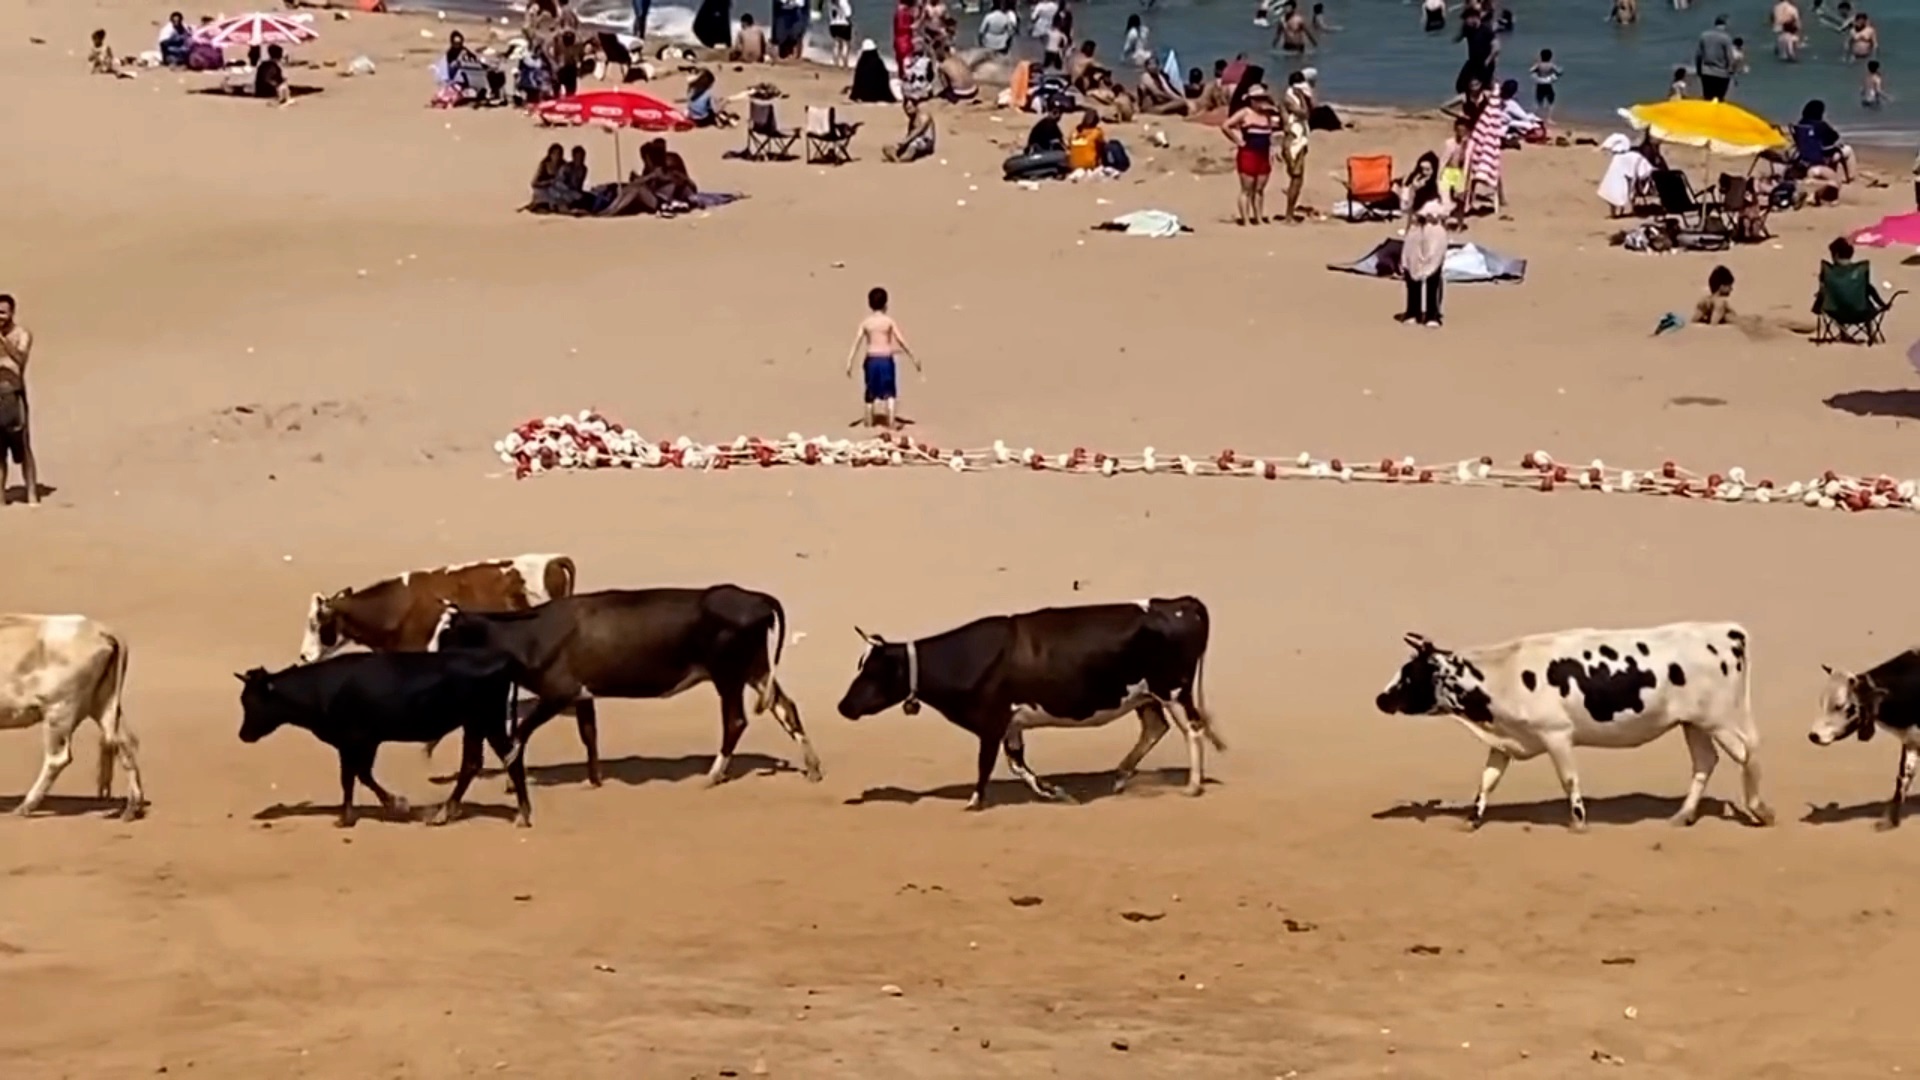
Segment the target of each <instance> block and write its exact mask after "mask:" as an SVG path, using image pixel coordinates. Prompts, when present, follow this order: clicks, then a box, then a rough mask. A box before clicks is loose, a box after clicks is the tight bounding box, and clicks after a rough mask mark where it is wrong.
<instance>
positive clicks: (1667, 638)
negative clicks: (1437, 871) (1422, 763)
mask: <svg viewBox="0 0 1920 1080" xmlns="http://www.w3.org/2000/svg"><path fill="white" fill-rule="evenodd" d="M1748 640H1749V639H1748V636H1747V631H1746V629H1745V628H1744V627H1742V626H1740V624H1738V623H1730V622H1684V623H1669V624H1667V625H1665V626H1655V627H1649V628H1647V629H1643V630H1561V631H1557V632H1554V633H1550V634H1533V635H1530V636H1528V637H1523V638H1516V639H1514V640H1512V641H1507V642H1503V643H1501V644H1498V645H1485V646H1479V647H1476V648H1470V649H1458V650H1451V649H1443V648H1440V647H1439V646H1437V645H1435V644H1433V643H1432V642H1431V641H1428V640H1427V639H1426V638H1424V637H1422V636H1420V635H1419V634H1408V635H1407V637H1406V642H1407V645H1408V646H1409V647H1410V648H1412V649H1413V656H1412V658H1411V659H1409V660H1408V661H1407V662H1406V663H1405V664H1403V665H1401V667H1400V673H1399V675H1398V676H1397V677H1395V679H1394V681H1393V682H1392V683H1391V684H1389V685H1388V687H1387V688H1386V689H1385V690H1384V691H1382V692H1381V693H1380V695H1379V696H1378V697H1377V698H1375V699H1374V704H1375V705H1376V706H1377V707H1378V708H1379V709H1380V711H1381V712H1384V713H1403V714H1405V715H1408V716H1451V717H1454V718H1456V719H1458V720H1459V721H1460V722H1461V724H1462V725H1463V726H1464V727H1466V729H1467V730H1468V731H1471V732H1473V734H1474V736H1475V737H1476V738H1478V739H1479V740H1480V741H1481V742H1483V743H1485V744H1486V746H1487V764H1486V768H1485V769H1484V770H1482V772H1481V774H1480V791H1479V794H1478V795H1476V796H1475V797H1474V800H1473V812H1472V814H1471V815H1470V816H1469V817H1468V819H1467V820H1468V827H1469V828H1479V826H1480V824H1481V822H1482V821H1484V820H1485V818H1486V813H1487V797H1488V796H1490V795H1492V794H1493V789H1494V786H1495V785H1497V784H1498V783H1500V778H1501V777H1502V776H1504V775H1505V774H1506V771H1507V766H1508V764H1510V763H1511V762H1513V761H1514V760H1515V759H1519V760H1521V761H1526V760H1528V759H1529V758H1534V757H1538V756H1539V755H1541V754H1546V755H1547V756H1548V757H1549V758H1550V759H1551V760H1552V761H1553V768H1554V771H1555V772H1556V773H1558V774H1559V776H1560V786H1561V787H1562V788H1564V789H1565V790H1566V793H1567V801H1568V804H1569V807H1570V809H1571V811H1572V815H1573V822H1572V823H1573V828H1574V830H1575V831H1576V832H1580V831H1585V829H1586V826H1587V807H1586V801H1585V799H1583V798H1582V797H1581V794H1580V777H1579V775H1578V773H1577V772H1576V771H1575V770H1574V764H1573V748H1574V747H1576V746H1605V747H1615V748H1618V747H1632V746H1641V745H1644V744H1646V743H1649V742H1652V741H1653V740H1655V739H1657V738H1659V737H1660V736H1662V735H1664V734H1666V733H1667V731H1668V730H1670V729H1672V728H1675V727H1679V728H1681V729H1682V730H1683V731H1684V732H1685V733H1686V737H1687V751H1688V753H1689V754H1691V755H1692V758H1693V783H1692V784H1691V785H1690V786H1689V787H1688V788H1687V797H1686V801H1685V802H1683V803H1682V804H1681V806H1680V812H1679V813H1677V814H1675V815H1674V816H1673V819H1672V820H1673V823H1674V824H1676V825H1691V824H1693V823H1694V821H1696V820H1698V818H1699V816H1700V798H1701V796H1702V795H1703V794H1704V793H1705V792H1706V790H1707V781H1708V780H1709V779H1710V778H1711V777H1712V776H1713V769H1714V766H1715V765H1717V764H1718V763H1719V761H1720V751H1723V750H1724V751H1725V752H1726V754H1727V756H1728V757H1730V758H1732V759H1733V760H1734V761H1735V762H1736V763H1737V764H1739V766H1740V767H1741V770H1742V772H1743V779H1744V785H1743V792H1742V800H1741V804H1742V809H1743V810H1744V811H1745V813H1746V815H1747V816H1748V817H1749V818H1750V819H1751V820H1752V821H1753V822H1754V823H1755V824H1758V825H1771V824H1773V810H1772V808H1771V807H1769V806H1768V805H1767V804H1766V801H1765V800H1764V799H1762V798H1761V797H1760V761H1759V757H1758V750H1759V747H1760V733H1759V731H1758V730H1757V729H1756V728H1755V727H1754V724H1753V706H1752V696H1751V693H1750V691H1749V685H1748V674H1749V673H1748V670H1747V665H1748Z"/></svg>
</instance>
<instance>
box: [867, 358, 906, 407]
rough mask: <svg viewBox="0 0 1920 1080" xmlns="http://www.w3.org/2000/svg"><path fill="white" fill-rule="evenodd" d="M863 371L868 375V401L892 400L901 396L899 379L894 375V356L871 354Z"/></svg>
mask: <svg viewBox="0 0 1920 1080" xmlns="http://www.w3.org/2000/svg"><path fill="white" fill-rule="evenodd" d="M861 371H862V372H863V373H864V374H865V375H866V377H867V402H868V403H869V404H871V403H873V402H876V401H892V400H893V399H894V398H897V397H899V396H900V386H899V380H898V379H897V378H895V377H894V375H895V372H894V367H893V357H891V356H869V357H867V362H866V364H865V365H863V366H862V368H861Z"/></svg>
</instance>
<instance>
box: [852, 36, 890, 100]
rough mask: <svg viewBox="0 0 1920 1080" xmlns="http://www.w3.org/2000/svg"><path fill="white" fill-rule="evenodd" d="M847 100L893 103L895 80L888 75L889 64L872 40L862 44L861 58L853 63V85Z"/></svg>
mask: <svg viewBox="0 0 1920 1080" xmlns="http://www.w3.org/2000/svg"><path fill="white" fill-rule="evenodd" d="M847 100H849V101H860V102H867V103H876V102H891V101H893V80H892V78H891V77H889V76H888V75H887V63H886V61H884V60H882V59H880V50H879V48H878V47H877V46H875V45H874V43H873V41H872V40H871V39H869V40H867V41H863V42H861V43H860V58H859V59H858V60H855V61H854V62H853V85H852V86H851V87H849V88H848V90H847Z"/></svg>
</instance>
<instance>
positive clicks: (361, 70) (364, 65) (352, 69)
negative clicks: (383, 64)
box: [347, 55, 379, 75]
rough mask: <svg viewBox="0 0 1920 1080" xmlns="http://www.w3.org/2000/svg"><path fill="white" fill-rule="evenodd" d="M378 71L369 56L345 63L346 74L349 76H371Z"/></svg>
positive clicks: (357, 57)
mask: <svg viewBox="0 0 1920 1080" xmlns="http://www.w3.org/2000/svg"><path fill="white" fill-rule="evenodd" d="M378 70H379V68H378V67H377V66H375V64H374V62H373V58H372V57H371V56H366V55H361V56H356V57H354V58H353V59H352V60H349V61H347V74H349V75H371V74H373V73H374V72H375V71H378Z"/></svg>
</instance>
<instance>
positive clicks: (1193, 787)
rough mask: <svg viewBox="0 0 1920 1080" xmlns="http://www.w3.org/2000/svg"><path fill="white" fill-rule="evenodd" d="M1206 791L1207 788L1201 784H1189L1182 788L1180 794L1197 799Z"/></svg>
mask: <svg viewBox="0 0 1920 1080" xmlns="http://www.w3.org/2000/svg"><path fill="white" fill-rule="evenodd" d="M1206 793H1207V789H1206V788H1205V787H1202V786H1201V785H1199V784H1188V785H1187V786H1186V787H1183V788H1181V789H1180V794H1182V795H1185V796H1186V797H1187V798H1189V799H1197V798H1199V797H1200V796H1202V795H1205V794H1206Z"/></svg>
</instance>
